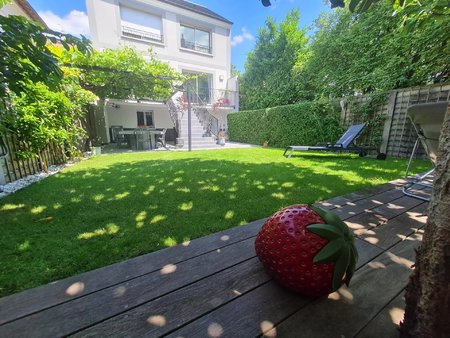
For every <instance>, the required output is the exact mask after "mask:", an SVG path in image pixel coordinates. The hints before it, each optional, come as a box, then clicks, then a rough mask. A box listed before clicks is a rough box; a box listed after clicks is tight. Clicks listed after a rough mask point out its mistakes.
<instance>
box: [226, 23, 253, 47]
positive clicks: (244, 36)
mask: <svg viewBox="0 0 450 338" xmlns="http://www.w3.org/2000/svg"><path fill="white" fill-rule="evenodd" d="M241 31H242V34H239V35H235V36H233V38H232V39H231V45H232V46H233V47H235V46H237V45H240V44H241V43H243V42H244V41H245V40H248V41H253V40H255V37H254V36H253V35H252V34H250V33H249V32H248V31H247V28H245V27H243V28H242V29H241Z"/></svg>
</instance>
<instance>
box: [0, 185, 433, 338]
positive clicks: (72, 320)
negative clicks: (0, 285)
mask: <svg viewBox="0 0 450 338" xmlns="http://www.w3.org/2000/svg"><path fill="white" fill-rule="evenodd" d="M402 183H403V181H402V180H398V181H394V182H391V183H388V184H384V185H381V186H378V187H376V188H374V189H371V190H367V191H363V192H358V193H353V194H350V195H346V196H341V197H338V198H334V199H332V200H328V201H325V202H321V203H319V204H320V205H322V206H323V207H326V208H329V209H334V211H335V212H336V213H337V214H338V215H339V216H340V217H341V218H343V219H344V220H345V221H346V222H347V224H348V225H349V226H350V227H351V228H352V229H353V230H354V233H355V235H357V247H358V250H359V253H360V258H359V261H358V270H357V272H356V274H355V276H354V277H353V280H352V284H351V285H350V287H349V288H346V287H342V288H341V289H340V290H338V291H337V292H335V293H333V294H331V295H330V296H329V297H328V298H321V299H316V300H311V299H307V298H304V297H301V296H298V295H295V294H293V293H290V292H288V291H285V290H284V289H282V288H281V287H279V286H278V285H276V284H275V283H274V282H273V281H272V280H271V279H270V278H269V277H268V276H267V275H266V273H265V272H264V271H263V269H262V267H261V264H260V263H259V261H258V259H257V258H256V257H255V251H254V240H255V236H256V234H257V232H258V231H259V229H260V227H261V225H262V224H263V222H264V220H260V221H256V222H252V223H250V224H248V225H245V226H241V227H237V228H233V229H230V230H226V231H223V232H220V233H216V234H213V235H210V236H207V237H203V238H199V239H196V240H193V241H191V242H187V243H184V244H182V245H179V246H177V247H173V248H168V249H164V250H161V251H158V252H154V253H151V254H147V255H144V256H140V257H136V258H134V259H131V260H128V261H125V262H122V263H118V264H114V265H111V266H107V267H104V268H101V269H98V270H94V271H91V272H87V273H84V274H82V275H78V276H74V277H70V278H68V279H65V280H61V281H58V282H54V283H51V284H48V285H45V286H42V287H39V288H36V289H32V290H28V291H25V292H22V293H19V294H15V295H12V296H8V297H5V298H2V299H0V337H5V338H6V337H8V338H9V337H55V336H67V335H73V336H76V337H95V336H107V337H122V336H127V337H144V336H145V337H159V336H168V337H258V336H267V337H327V338H328V337H384V338H386V337H397V331H396V325H397V323H398V322H399V320H400V319H401V318H402V316H403V310H402V309H403V298H402V297H403V292H404V288H405V285H406V283H407V281H408V277H409V275H410V273H411V265H412V264H413V261H414V259H415V252H414V249H415V248H417V247H418V245H419V244H420V241H421V237H422V230H421V228H422V227H423V226H424V225H425V221H426V216H424V211H425V210H426V203H424V202H422V201H420V200H418V199H413V198H410V197H406V196H403V194H402V192H401V190H399V189H398V187H399V186H400V185H401V184H402Z"/></svg>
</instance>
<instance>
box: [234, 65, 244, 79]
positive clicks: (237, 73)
mask: <svg viewBox="0 0 450 338" xmlns="http://www.w3.org/2000/svg"><path fill="white" fill-rule="evenodd" d="M231 76H237V77H242V74H241V72H240V71H239V70H238V69H237V68H236V66H235V65H231Z"/></svg>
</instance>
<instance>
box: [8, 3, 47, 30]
mask: <svg viewBox="0 0 450 338" xmlns="http://www.w3.org/2000/svg"><path fill="white" fill-rule="evenodd" d="M15 2H16V3H17V5H18V6H19V7H20V8H22V9H23V11H24V12H25V13H27V14H28V16H29V17H30V18H31V19H32V20H33V21H36V22H39V23H40V24H41V25H44V27H47V24H46V23H45V22H44V20H42V18H41V17H40V16H39V14H38V13H37V12H36V11H35V10H34V8H33V7H31V5H30V4H29V3H28V1H26V0H15Z"/></svg>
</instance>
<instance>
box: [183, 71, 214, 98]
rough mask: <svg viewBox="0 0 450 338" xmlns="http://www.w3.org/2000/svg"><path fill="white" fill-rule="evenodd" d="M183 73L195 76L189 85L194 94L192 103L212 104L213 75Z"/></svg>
mask: <svg viewBox="0 0 450 338" xmlns="http://www.w3.org/2000/svg"><path fill="white" fill-rule="evenodd" d="M182 73H183V74H186V75H193V76H195V77H194V78H193V79H191V80H189V85H190V87H191V92H192V94H193V97H192V101H193V102H194V103H211V96H212V75H211V74H202V73H196V72H190V71H187V70H183V72H182ZM197 101H199V102H197Z"/></svg>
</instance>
